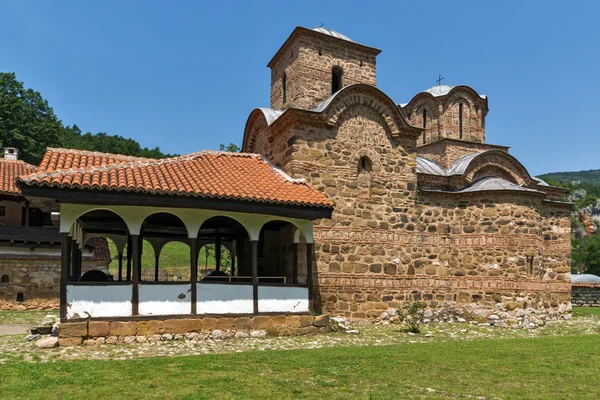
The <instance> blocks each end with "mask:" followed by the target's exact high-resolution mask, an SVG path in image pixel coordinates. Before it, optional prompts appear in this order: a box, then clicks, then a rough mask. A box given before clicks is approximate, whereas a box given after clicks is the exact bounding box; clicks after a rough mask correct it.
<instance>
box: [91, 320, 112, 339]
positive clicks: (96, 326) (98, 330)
mask: <svg viewBox="0 0 600 400" xmlns="http://www.w3.org/2000/svg"><path fill="white" fill-rule="evenodd" d="M109 332H110V322H108V321H90V322H89V323H88V337H92V338H93V337H100V336H109Z"/></svg>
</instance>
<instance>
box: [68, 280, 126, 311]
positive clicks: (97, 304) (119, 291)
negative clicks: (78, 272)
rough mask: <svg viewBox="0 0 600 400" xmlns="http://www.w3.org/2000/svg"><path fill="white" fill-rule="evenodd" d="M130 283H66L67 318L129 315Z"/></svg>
mask: <svg viewBox="0 0 600 400" xmlns="http://www.w3.org/2000/svg"><path fill="white" fill-rule="evenodd" d="M131 290H132V286H131V285H115V286H80V285H67V318H73V316H74V315H75V314H78V315H79V317H80V318H87V317H128V316H130V315H131V312H132V311H131Z"/></svg>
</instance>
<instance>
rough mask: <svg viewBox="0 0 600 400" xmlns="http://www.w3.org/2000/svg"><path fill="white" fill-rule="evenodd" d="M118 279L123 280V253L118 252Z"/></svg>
mask: <svg viewBox="0 0 600 400" xmlns="http://www.w3.org/2000/svg"><path fill="white" fill-rule="evenodd" d="M118 280H119V281H122V280H123V253H119V278H118Z"/></svg>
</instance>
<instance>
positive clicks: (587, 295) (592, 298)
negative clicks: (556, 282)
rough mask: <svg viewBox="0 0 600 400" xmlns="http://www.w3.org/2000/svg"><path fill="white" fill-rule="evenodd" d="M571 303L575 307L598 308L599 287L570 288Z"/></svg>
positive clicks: (599, 303)
mask: <svg viewBox="0 0 600 400" xmlns="http://www.w3.org/2000/svg"><path fill="white" fill-rule="evenodd" d="M571 302H572V303H573V306H576V307H600V285H598V286H592V285H589V286H587V285H586V286H583V285H582V286H575V285H573V287H572V288H571Z"/></svg>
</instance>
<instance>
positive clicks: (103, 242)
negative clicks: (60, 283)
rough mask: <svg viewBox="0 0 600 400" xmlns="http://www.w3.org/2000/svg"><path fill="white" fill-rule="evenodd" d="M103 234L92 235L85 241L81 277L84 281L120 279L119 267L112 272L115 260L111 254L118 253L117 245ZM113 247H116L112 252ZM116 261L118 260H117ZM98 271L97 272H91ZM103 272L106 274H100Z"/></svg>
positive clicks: (82, 250)
mask: <svg viewBox="0 0 600 400" xmlns="http://www.w3.org/2000/svg"><path fill="white" fill-rule="evenodd" d="M109 240H110V239H108V238H106V237H103V236H97V237H92V238H90V239H88V240H87V241H86V242H85V245H84V246H83V248H82V249H81V277H80V278H79V280H80V281H83V282H97V281H104V280H106V281H111V280H118V275H117V273H118V269H115V270H114V272H115V273H114V274H113V272H111V270H110V265H111V263H112V262H113V260H112V257H111V255H113V254H114V255H116V254H118V251H117V250H116V245H115V244H114V242H112V241H111V244H109ZM111 247H112V248H113V249H114V251H113V252H111ZM115 261H116V260H115ZM91 271H96V272H93V273H92V272H91ZM100 274H103V275H104V276H102V275H100ZM84 278H85V279H84Z"/></svg>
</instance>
